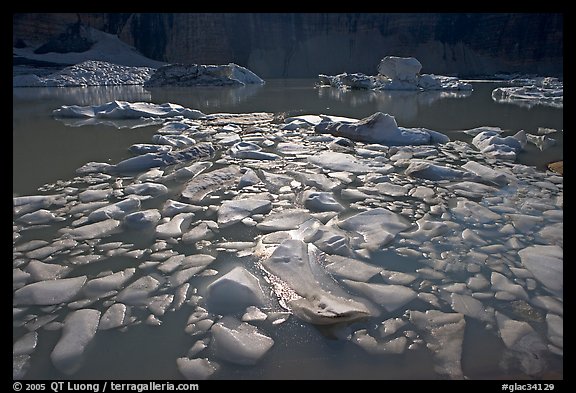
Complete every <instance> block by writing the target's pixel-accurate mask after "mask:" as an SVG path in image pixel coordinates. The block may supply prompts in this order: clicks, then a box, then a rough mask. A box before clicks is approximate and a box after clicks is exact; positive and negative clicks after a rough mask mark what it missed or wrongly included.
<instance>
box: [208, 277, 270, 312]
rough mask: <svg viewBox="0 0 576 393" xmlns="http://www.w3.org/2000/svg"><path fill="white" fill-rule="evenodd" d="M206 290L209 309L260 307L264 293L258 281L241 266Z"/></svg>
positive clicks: (215, 281)
mask: <svg viewBox="0 0 576 393" xmlns="http://www.w3.org/2000/svg"><path fill="white" fill-rule="evenodd" d="M206 290H207V296H206V298H207V302H208V306H209V307H210V309H211V310H212V309H214V310H218V311H217V312H223V311H222V310H227V311H230V310H236V309H244V308H245V307H246V306H262V305H263V304H264V302H265V297H264V292H263V291H262V288H261V287H260V282H259V281H258V279H257V278H256V277H255V276H254V275H253V274H251V273H250V272H249V271H248V270H246V269H245V268H244V267H242V266H237V267H235V268H234V269H232V270H231V271H229V272H228V273H226V274H224V275H223V276H222V277H219V278H217V279H216V280H214V281H213V282H212V283H210V285H208V287H207V288H206Z"/></svg>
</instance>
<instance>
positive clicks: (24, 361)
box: [12, 355, 30, 380]
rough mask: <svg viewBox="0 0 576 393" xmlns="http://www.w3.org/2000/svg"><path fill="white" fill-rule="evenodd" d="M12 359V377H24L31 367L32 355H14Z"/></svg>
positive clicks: (15, 378) (16, 378)
mask: <svg viewBox="0 0 576 393" xmlns="http://www.w3.org/2000/svg"><path fill="white" fill-rule="evenodd" d="M12 359H13V360H12V378H13V379H14V380H18V379H23V378H24V376H25V375H26V373H27V372H28V370H29V369H30V355H14V356H13V357H12Z"/></svg>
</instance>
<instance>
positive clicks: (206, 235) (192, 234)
mask: <svg viewBox="0 0 576 393" xmlns="http://www.w3.org/2000/svg"><path fill="white" fill-rule="evenodd" d="M214 224H216V223H214ZM217 228H218V227H217V226H216V225H214V226H210V225H208V223H206V222H200V223H199V224H198V225H196V226H195V227H194V228H192V229H190V230H189V231H188V232H186V233H185V234H184V235H182V242H183V243H194V242H197V241H199V240H204V239H211V238H212V237H214V232H213V231H212V229H217Z"/></svg>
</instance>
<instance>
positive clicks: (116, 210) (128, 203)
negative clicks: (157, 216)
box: [88, 198, 140, 222]
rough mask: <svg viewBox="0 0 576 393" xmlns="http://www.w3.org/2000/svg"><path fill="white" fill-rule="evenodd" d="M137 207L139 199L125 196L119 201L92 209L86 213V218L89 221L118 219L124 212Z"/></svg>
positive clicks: (129, 211) (138, 206) (126, 212)
mask: <svg viewBox="0 0 576 393" xmlns="http://www.w3.org/2000/svg"><path fill="white" fill-rule="evenodd" d="M139 208H140V200H138V199H136V198H126V199H124V200H122V201H120V202H116V203H113V204H111V205H108V206H104V207H101V208H99V209H96V210H94V211H93V212H92V213H90V214H89V215H88V220H89V221H91V222H94V221H102V220H106V219H110V218H113V219H116V220H119V219H121V218H123V217H124V216H125V215H126V214H128V213H131V212H133V211H136V210H138V209H139Z"/></svg>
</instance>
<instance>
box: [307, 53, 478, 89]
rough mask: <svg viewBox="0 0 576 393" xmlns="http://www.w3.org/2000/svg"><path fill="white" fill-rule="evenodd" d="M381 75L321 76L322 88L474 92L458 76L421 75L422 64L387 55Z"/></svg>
mask: <svg viewBox="0 0 576 393" xmlns="http://www.w3.org/2000/svg"><path fill="white" fill-rule="evenodd" d="M377 69H378V75H375V76H370V75H365V74H362V73H354V74H348V73H343V74H339V75H334V76H330V75H324V74H320V75H319V76H318V77H319V79H320V85H321V86H332V87H337V88H340V89H370V90H406V91H415V92H418V91H429V90H449V91H452V90H472V85H471V84H470V83H466V82H462V81H460V80H459V79H458V78H456V77H449V76H442V75H434V74H420V71H421V70H422V64H421V63H420V62H419V61H418V60H417V59H416V58H414V57H397V56H386V57H384V58H383V59H382V60H380V63H379V64H378V67H377Z"/></svg>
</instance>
